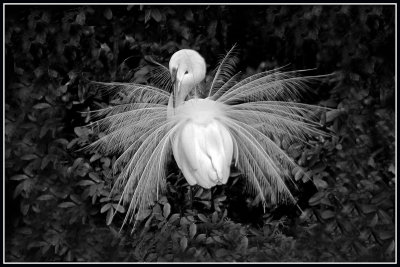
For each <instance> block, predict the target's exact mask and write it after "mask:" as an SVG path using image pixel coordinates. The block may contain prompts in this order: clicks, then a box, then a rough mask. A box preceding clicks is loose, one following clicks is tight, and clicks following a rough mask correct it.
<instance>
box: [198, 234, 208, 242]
mask: <svg viewBox="0 0 400 267" xmlns="http://www.w3.org/2000/svg"><path fill="white" fill-rule="evenodd" d="M205 239H206V235H205V234H198V235H197V237H196V241H197V242H202V241H203V240H205Z"/></svg>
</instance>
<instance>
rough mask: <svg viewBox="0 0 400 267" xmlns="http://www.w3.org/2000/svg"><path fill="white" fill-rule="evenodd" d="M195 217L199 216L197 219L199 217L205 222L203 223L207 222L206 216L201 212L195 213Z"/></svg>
mask: <svg viewBox="0 0 400 267" xmlns="http://www.w3.org/2000/svg"><path fill="white" fill-rule="evenodd" d="M197 217H199V219H200V220H201V221H203V222H205V223H206V222H208V219H207V217H206V216H204V215H203V214H201V213H199V214H197Z"/></svg>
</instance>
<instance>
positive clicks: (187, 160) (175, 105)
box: [168, 49, 233, 188]
mask: <svg viewBox="0 0 400 267" xmlns="http://www.w3.org/2000/svg"><path fill="white" fill-rule="evenodd" d="M169 70H170V72H171V75H172V79H173V81H174V83H175V85H174V88H175V90H174V93H173V94H172V95H171V97H170V100H169V105H168V120H170V121H175V122H176V123H177V124H178V123H182V125H181V126H180V130H179V131H177V132H176V133H175V134H174V135H172V139H171V141H172V151H173V155H174V158H175V161H176V163H177V164H178V166H179V168H180V169H181V170H182V173H183V175H184V177H185V178H186V180H187V182H188V183H189V184H190V185H195V184H198V185H200V186H202V187H204V188H211V187H213V186H215V185H216V184H221V183H222V184H225V183H226V182H227V181H228V178H229V173H230V167H231V162H232V155H233V141H232V137H231V134H230V133H229V131H228V129H227V128H226V126H225V125H224V124H223V122H222V121H223V120H224V111H223V109H224V105H223V104H221V103H218V102H216V101H212V100H210V99H199V98H193V99H190V100H188V101H186V102H184V100H185V98H186V97H187V96H188V94H189V93H190V92H191V91H193V90H195V87H196V86H197V85H198V84H199V83H200V82H201V81H203V80H204V78H205V76H206V63H205V61H204V59H203V58H202V57H201V56H200V54H199V53H197V52H196V51H194V50H190V49H182V50H179V51H178V52H176V53H175V54H174V55H173V56H172V57H171V60H170V62H169Z"/></svg>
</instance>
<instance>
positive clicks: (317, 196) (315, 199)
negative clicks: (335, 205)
mask: <svg viewBox="0 0 400 267" xmlns="http://www.w3.org/2000/svg"><path fill="white" fill-rule="evenodd" d="M324 196H325V193H324V192H318V193H316V194H315V195H314V196H312V197H311V198H310V199H309V200H308V203H309V204H310V205H311V206H315V205H317V204H318V203H319V201H320V200H321V198H323V197H324Z"/></svg>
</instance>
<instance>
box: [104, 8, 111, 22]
mask: <svg viewBox="0 0 400 267" xmlns="http://www.w3.org/2000/svg"><path fill="white" fill-rule="evenodd" d="M103 15H104V17H105V18H106V19H108V20H110V19H112V17H113V13H112V11H111V9H109V8H106V9H105V10H104V13H103Z"/></svg>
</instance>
